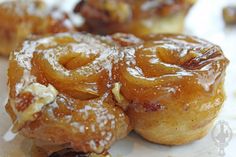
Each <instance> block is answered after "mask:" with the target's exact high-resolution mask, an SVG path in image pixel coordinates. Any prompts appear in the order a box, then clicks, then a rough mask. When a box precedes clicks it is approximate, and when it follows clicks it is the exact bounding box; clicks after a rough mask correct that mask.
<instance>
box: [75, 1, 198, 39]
mask: <svg viewBox="0 0 236 157" xmlns="http://www.w3.org/2000/svg"><path fill="white" fill-rule="evenodd" d="M194 2H195V0H170V1H165V0H151V1H150V0H110V1H108V0H82V1H80V2H79V3H78V4H77V6H76V7H75V9H74V11H75V12H78V13H80V14H82V16H83V17H84V18H85V25H84V29H87V30H88V31H90V32H95V33H100V34H113V33H115V32H123V33H133V34H136V35H142V34H148V33H147V32H148V31H150V30H147V29H148V27H146V26H145V25H146V24H144V23H148V22H149V23H150V24H151V23H155V22H156V20H157V21H160V22H161V21H162V19H164V18H167V19H168V18H169V17H172V16H175V15H179V14H181V15H182V16H184V15H185V14H186V13H187V12H188V10H189V8H190V7H191V6H192V5H193V4H194ZM162 27H163V26H162ZM170 31H171V30H170ZM170 31H169V32H170ZM143 32H146V33H143ZM149 34H151V33H149Z"/></svg>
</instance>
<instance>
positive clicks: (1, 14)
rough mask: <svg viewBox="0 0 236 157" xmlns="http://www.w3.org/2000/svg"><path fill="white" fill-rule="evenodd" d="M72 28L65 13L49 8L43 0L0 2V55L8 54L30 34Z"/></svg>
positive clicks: (45, 33) (70, 29) (49, 32)
mask: <svg viewBox="0 0 236 157" xmlns="http://www.w3.org/2000/svg"><path fill="white" fill-rule="evenodd" d="M73 29H74V28H73V24H72V23H71V21H70V20H69V18H68V17H67V15H66V13H64V12H62V11H60V10H58V9H56V8H49V7H48V6H46V4H45V3H44V2H43V1H38V0H36V1H34V0H27V1H6V2H2V3H0V55H4V56H8V55H9V53H10V52H11V51H13V50H14V49H15V48H16V47H17V46H18V45H19V44H20V43H21V42H23V41H24V40H25V39H26V38H27V37H29V36H31V35H47V34H53V33H57V32H66V31H72V30H73Z"/></svg>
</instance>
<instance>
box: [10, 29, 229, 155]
mask: <svg viewBox="0 0 236 157" xmlns="http://www.w3.org/2000/svg"><path fill="white" fill-rule="evenodd" d="M227 64H228V60H227V59H226V58H225V57H224V55H223V52H222V51H221V49H220V48H219V47H218V46H217V45H214V44H212V43H209V42H207V41H204V40H201V39H198V38H196V37H191V36H184V35H170V34H165V35H162V34H161V35H150V36H146V37H143V38H137V37H135V36H133V35H129V34H119V33H118V34H114V35H112V36H95V35H90V34H82V33H74V34H70V33H63V34H56V35H54V36H50V37H42V38H38V39H31V40H27V41H25V42H24V43H23V45H22V46H21V47H20V48H18V49H17V50H16V51H15V52H13V53H11V56H10V64H9V70H8V76H9V88H10V96H9V102H8V104H7V106H6V108H7V112H8V113H9V114H10V116H11V117H12V120H13V127H12V131H13V132H20V133H21V134H23V135H24V136H26V137H29V138H32V139H34V140H35V141H36V144H37V145H38V146H40V147H43V148H44V149H46V150H47V151H48V152H49V154H50V153H52V152H55V151H58V150H61V149H64V148H71V149H73V150H76V151H79V152H85V153H93V152H95V153H102V152H106V151H107V150H108V149H109V147H110V146H111V144H112V143H113V142H115V141H116V140H118V139H120V138H123V137H125V136H126V135H127V134H128V132H129V131H130V130H131V129H132V128H134V130H135V131H136V132H137V133H139V134H140V135H141V136H143V137H144V138H145V139H147V140H149V141H152V142H155V143H160V144H167V145H179V144H184V143H188V142H191V141H194V140H197V139H199V138H201V137H203V136H204V135H206V133H207V132H208V130H209V128H210V127H211V125H212V123H213V122H214V119H215V118H216V116H217V115H218V112H219V110H220V108H221V106H222V103H223V101H224V98H225V97H224V90H223V83H224V75H225V69H226V66H227ZM130 122H131V124H130Z"/></svg>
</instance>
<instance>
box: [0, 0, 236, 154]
mask: <svg viewBox="0 0 236 157" xmlns="http://www.w3.org/2000/svg"><path fill="white" fill-rule="evenodd" d="M231 2H232V3H235V4H236V1H235V0H231ZM227 3H230V0H198V3H197V5H196V6H195V7H194V8H193V9H192V11H191V13H190V15H189V16H188V19H187V22H186V33H188V34H192V35H197V36H199V37H201V38H205V39H207V40H209V41H211V42H213V43H216V44H218V45H220V46H221V48H222V49H223V51H224V52H225V55H226V56H227V58H228V59H229V60H230V64H229V67H228V69H227V76H226V81H225V88H226V94H227V100H226V102H225V105H224V107H223V109H222V112H221V114H220V116H219V118H218V119H219V120H225V121H227V122H228V123H229V125H230V127H231V128H232V130H233V138H232V140H231V142H230V143H229V145H228V146H227V147H226V150H225V152H226V156H225V157H235V156H236V26H235V27H234V28H233V27H231V28H229V27H226V26H225V25H224V23H223V21H222V16H221V11H222V7H223V6H224V5H226V4H227ZM6 69H7V60H6V59H2V58H0V103H1V110H0V136H2V135H3V134H4V133H5V132H6V130H7V129H8V128H9V127H10V120H9V118H8V116H7V115H6V113H5V109H4V105H5V102H6V96H7V87H6V82H7V79H6ZM29 146H30V142H29V141H28V140H26V139H24V138H22V137H20V136H18V137H17V138H16V139H15V140H14V141H12V142H9V143H6V142H4V141H3V139H2V138H0V157H25V156H29V150H30V147H29ZM19 152H20V153H19ZM110 152H111V154H112V155H113V157H198V156H201V157H218V156H219V155H218V149H217V147H216V146H215V144H214V142H213V140H212V138H211V136H210V133H209V135H208V136H206V137H205V138H203V139H201V140H199V141H196V142H194V143H192V144H188V145H183V146H174V147H168V146H161V145H157V144H151V143H149V142H146V141H144V140H142V139H141V138H140V137H139V136H137V135H136V134H131V135H130V136H129V137H127V138H126V139H124V140H122V141H119V142H117V143H116V144H115V145H113V147H112V148H111V151H110Z"/></svg>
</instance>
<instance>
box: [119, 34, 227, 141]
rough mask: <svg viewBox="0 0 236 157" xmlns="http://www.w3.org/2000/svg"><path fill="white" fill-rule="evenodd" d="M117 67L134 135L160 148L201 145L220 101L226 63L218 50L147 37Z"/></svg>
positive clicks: (180, 39) (182, 39) (183, 39)
mask: <svg viewBox="0 0 236 157" xmlns="http://www.w3.org/2000/svg"><path fill="white" fill-rule="evenodd" d="M143 40H144V41H143V43H141V44H138V45H137V46H135V47H134V50H133V51H131V52H130V53H127V54H126V55H125V57H124V59H123V60H122V63H121V64H120V65H121V66H120V67H119V69H120V70H119V81H120V83H121V85H122V87H121V93H122V95H123V97H124V98H125V99H126V100H127V101H129V102H130V104H129V107H128V111H127V114H128V116H129V118H130V120H131V122H132V124H133V125H134V129H135V131H136V132H137V133H138V134H140V135H141V136H143V137H144V138H145V139H147V140H149V141H151V142H154V143H160V144H166V145H180V144H185V143H189V142H192V141H194V140H197V139H200V138H202V137H203V136H205V135H206V134H207V132H208V131H209V129H210V128H211V126H212V124H213V122H214V120H215V118H216V117H217V115H218V112H219V111H220V109H221V106H222V104H223V102H224V99H225V95H224V90H223V83H224V76H225V69H226V66H227V64H228V60H227V59H226V58H225V57H224V55H223V52H222V50H221V49H220V48H219V46H217V45H214V44H212V43H209V42H207V41H204V40H201V39H198V38H196V37H189V36H183V35H151V36H147V37H144V38H143Z"/></svg>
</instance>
